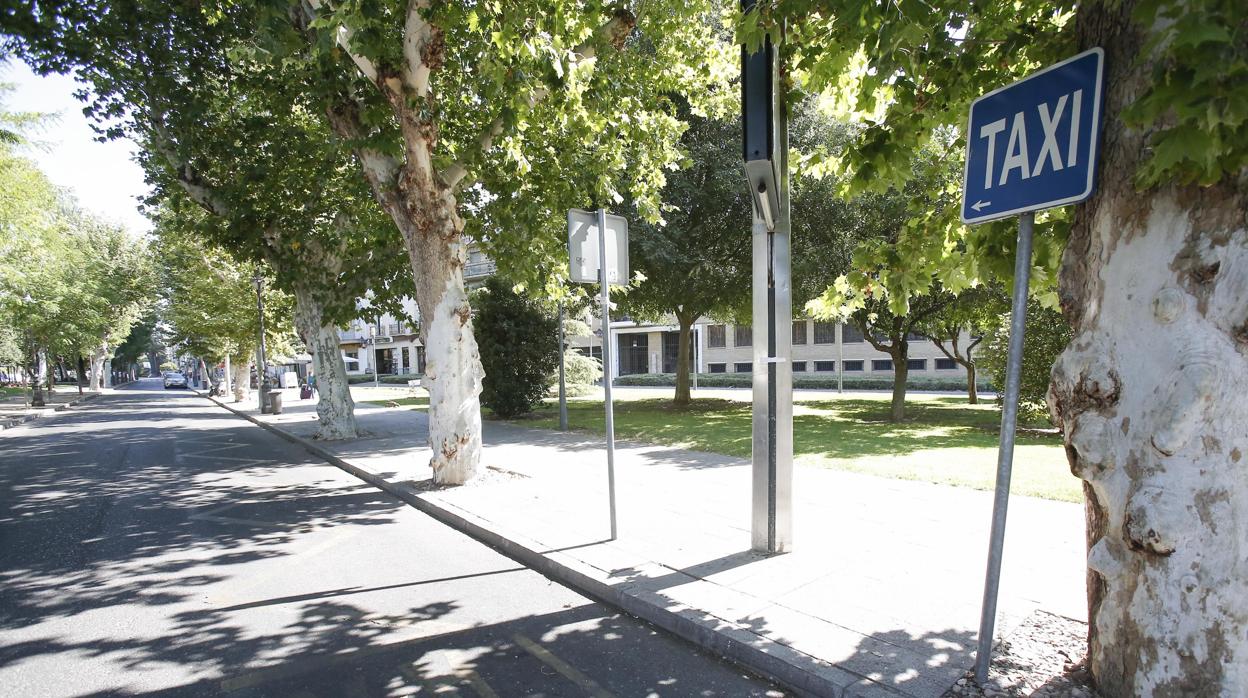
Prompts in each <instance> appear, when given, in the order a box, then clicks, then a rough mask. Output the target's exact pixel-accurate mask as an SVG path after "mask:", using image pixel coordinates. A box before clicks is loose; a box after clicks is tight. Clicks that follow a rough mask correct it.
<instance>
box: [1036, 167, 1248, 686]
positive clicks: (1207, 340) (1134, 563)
mask: <svg viewBox="0 0 1248 698" xmlns="http://www.w3.org/2000/svg"><path fill="white" fill-rule="evenodd" d="M1233 201H1234V199H1233V198H1232V199H1230V201H1229V202H1228V203H1233ZM1151 204H1152V205H1151V210H1148V211H1146V212H1143V213H1138V212H1137V213H1136V216H1137V217H1136V218H1134V219H1130V218H1127V217H1126V216H1124V215H1123V214H1124V213H1126V208H1125V207H1123V206H1108V205H1105V206H1100V207H1099V208H1097V209H1096V210H1095V212H1094V213H1093V218H1092V219H1091V221H1090V222H1089V223H1090V224H1089V230H1090V241H1089V243H1088V244H1087V246H1086V248H1085V249H1084V250H1082V251H1081V252H1080V253H1078V254H1079V255H1080V258H1079V259H1067V260H1066V266H1067V268H1064V269H1063V284H1064V291H1067V292H1070V293H1071V294H1073V296H1074V297H1081V298H1083V299H1084V304H1083V308H1082V312H1081V314H1080V315H1079V316H1078V321H1077V323H1076V327H1075V329H1076V334H1075V337H1074V339H1073V341H1072V342H1071V344H1070V346H1068V347H1067V349H1066V351H1065V352H1064V353H1063V354H1062V356H1061V358H1060V359H1059V360H1058V362H1057V364H1056V365H1055V366H1054V369H1053V382H1052V385H1051V386H1050V394H1049V403H1050V407H1051V409H1052V410H1053V413H1054V416H1055V417H1056V418H1057V419H1058V420H1060V423H1061V425H1062V427H1063V430H1064V432H1065V440H1066V444H1067V451H1068V454H1069V457H1070V459H1071V469H1072V471H1073V472H1074V473H1075V475H1077V476H1078V477H1080V478H1082V479H1083V480H1084V481H1085V483H1086V484H1087V487H1086V488H1085V490H1086V491H1088V492H1089V493H1090V496H1091V498H1092V500H1091V501H1090V502H1089V506H1090V511H1091V513H1090V517H1089V519H1090V530H1089V543H1090V550H1089V553H1088V566H1089V569H1090V570H1091V571H1092V572H1093V573H1095V574H1094V575H1090V584H1091V586H1092V588H1091V590H1090V598H1091V609H1090V611H1091V616H1090V617H1091V622H1092V623H1093V624H1094V627H1093V628H1092V632H1091V646H1090V660H1091V669H1092V672H1093V675H1094V676H1095V677H1096V679H1097V682H1098V684H1099V687H1100V688H1101V690H1102V691H1103V692H1105V693H1106V694H1107V695H1113V696H1129V695H1136V696H1179V695H1182V696H1197V695H1199V696H1224V697H1226V698H1231V697H1232V696H1244V695H1248V230H1246V229H1245V219H1244V211H1243V210H1239V211H1238V212H1237V213H1233V214H1232V216H1225V215H1217V214H1214V215H1210V209H1211V206H1210V202H1207V201H1199V200H1198V201H1183V200H1181V199H1180V197H1179V196H1178V194H1176V192H1175V191H1174V190H1173V189H1171V190H1169V191H1163V192H1161V193H1158V194H1156V195H1154V196H1153V197H1151ZM1214 210H1216V209H1214ZM1228 221H1230V222H1229V223H1228ZM1071 254H1072V253H1071V252H1070V251H1068V253H1067V255H1068V257H1070V255H1071ZM1081 264H1082V265H1086V266H1085V267H1084V268H1083V271H1084V273H1079V272H1080V270H1079V269H1077V268H1076V267H1079V266H1080V265H1081ZM1068 277H1072V278H1068ZM1079 277H1082V278H1079ZM1065 285H1070V286H1071V287H1072V288H1066V287H1065Z"/></svg>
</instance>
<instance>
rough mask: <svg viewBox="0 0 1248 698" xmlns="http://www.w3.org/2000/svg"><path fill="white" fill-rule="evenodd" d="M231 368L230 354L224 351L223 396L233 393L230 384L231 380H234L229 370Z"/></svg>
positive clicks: (232, 387)
mask: <svg viewBox="0 0 1248 698" xmlns="http://www.w3.org/2000/svg"><path fill="white" fill-rule="evenodd" d="M232 370H233V369H232V368H230V354H229V352H226V354H225V395H224V396H223V397H229V396H230V395H232V394H233V393H234V386H233V385H231V382H232V381H233V380H234V376H233V375H232V374H231V373H230V371H232Z"/></svg>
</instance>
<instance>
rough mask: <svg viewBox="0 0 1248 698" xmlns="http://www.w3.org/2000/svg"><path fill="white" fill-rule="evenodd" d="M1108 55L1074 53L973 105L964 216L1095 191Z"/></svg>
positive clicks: (1001, 213) (977, 218)
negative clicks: (1105, 66)
mask: <svg viewBox="0 0 1248 698" xmlns="http://www.w3.org/2000/svg"><path fill="white" fill-rule="evenodd" d="M1104 65H1105V52H1104V51H1103V50H1101V49H1100V48H1094V49H1091V50H1089V51H1084V52H1083V53H1081V54H1079V55H1077V56H1074V57H1072V58H1068V59H1066V60H1064V61H1062V62H1061V63H1056V64H1054V65H1051V66H1049V67H1048V68H1045V69H1043V70H1040V71H1039V72H1036V73H1033V74H1032V75H1029V76H1027V77H1026V78H1024V79H1022V80H1020V81H1018V82H1016V83H1014V84H1012V85H1007V86H1006V87H1002V88H1000V89H998V90H994V91H992V92H989V93H988V94H986V95H984V96H982V97H980V98H979V99H977V100H975V101H974V102H973V103H972V104H971V113H970V123H969V125H968V127H967V130H966V172H965V175H964V179H963V187H962V193H963V196H962V221H963V222H964V223H983V222H985V221H990V220H995V219H997V218H1004V217H1006V216H1012V215H1017V214H1020V213H1025V212H1027V211H1039V210H1041V209H1045V208H1052V207H1054V206H1064V205H1066V204H1073V203H1078V202H1080V201H1083V200H1084V199H1086V198H1088V197H1089V196H1091V195H1092V189H1093V187H1094V186H1095V182H1096V158H1097V151H1098V146H1099V142H1098V136H1099V134H1100V122H1101V86H1102V83H1103V82H1104V72H1105V71H1104Z"/></svg>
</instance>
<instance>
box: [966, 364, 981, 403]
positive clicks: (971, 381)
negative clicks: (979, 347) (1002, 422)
mask: <svg viewBox="0 0 1248 698" xmlns="http://www.w3.org/2000/svg"><path fill="white" fill-rule="evenodd" d="M962 366H963V367H964V368H965V369H966V402H967V403H968V404H971V405H978V404H979V389H978V388H976V387H975V364H974V363H972V362H969V361H964V362H962Z"/></svg>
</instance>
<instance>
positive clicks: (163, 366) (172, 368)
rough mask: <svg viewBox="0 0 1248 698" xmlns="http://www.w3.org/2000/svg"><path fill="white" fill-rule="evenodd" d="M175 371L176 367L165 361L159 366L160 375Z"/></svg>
mask: <svg viewBox="0 0 1248 698" xmlns="http://www.w3.org/2000/svg"><path fill="white" fill-rule="evenodd" d="M176 370H178V365H177V364H175V363H173V362H172V361H166V362H164V363H163V364H161V365H160V372H161V373H164V372H165V371H176Z"/></svg>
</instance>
